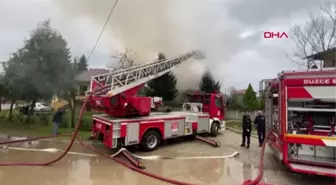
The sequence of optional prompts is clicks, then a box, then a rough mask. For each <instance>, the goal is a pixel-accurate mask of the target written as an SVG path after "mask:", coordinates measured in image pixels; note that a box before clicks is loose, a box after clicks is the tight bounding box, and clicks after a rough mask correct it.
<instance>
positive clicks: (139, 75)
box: [90, 51, 205, 117]
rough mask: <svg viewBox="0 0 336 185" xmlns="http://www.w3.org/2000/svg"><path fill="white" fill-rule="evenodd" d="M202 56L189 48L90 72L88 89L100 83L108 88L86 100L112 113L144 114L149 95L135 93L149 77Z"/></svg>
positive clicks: (113, 114)
mask: <svg viewBox="0 0 336 185" xmlns="http://www.w3.org/2000/svg"><path fill="white" fill-rule="evenodd" d="M204 57H205V54H204V53H203V52H201V51H191V52H187V53H185V54H182V55H180V56H177V57H174V58H171V59H163V60H158V61H156V62H152V63H149V64H144V65H137V66H133V67H131V68H127V69H120V70H117V71H112V72H109V73H105V74H100V75H96V76H92V77H91V84H90V91H93V90H94V89H96V88H99V87H103V86H109V88H108V89H107V90H105V91H101V92H100V93H97V94H95V95H94V96H92V97H91V98H90V104H91V105H92V106H93V107H94V108H95V109H97V110H100V111H104V112H105V113H106V114H109V115H111V116H115V117H126V116H147V115H149V114H150V110H151V98H150V97H143V96H137V93H138V91H139V90H140V89H141V88H142V87H143V86H144V85H145V84H146V83H147V82H149V81H150V80H153V79H155V78H158V77H160V76H162V75H164V74H166V73H168V72H170V71H172V70H173V69H174V67H176V66H178V65H180V64H182V63H183V62H185V61H187V60H188V59H190V58H194V59H202V58H204Z"/></svg>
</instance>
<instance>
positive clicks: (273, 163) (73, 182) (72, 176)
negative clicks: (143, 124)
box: [0, 131, 334, 185]
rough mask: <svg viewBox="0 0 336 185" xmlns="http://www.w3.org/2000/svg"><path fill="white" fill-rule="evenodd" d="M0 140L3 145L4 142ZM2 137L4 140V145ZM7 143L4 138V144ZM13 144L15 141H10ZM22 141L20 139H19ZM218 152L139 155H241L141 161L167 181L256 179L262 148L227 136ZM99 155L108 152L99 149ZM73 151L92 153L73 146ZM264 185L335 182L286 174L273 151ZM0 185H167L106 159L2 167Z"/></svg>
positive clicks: (48, 144)
mask: <svg viewBox="0 0 336 185" xmlns="http://www.w3.org/2000/svg"><path fill="white" fill-rule="evenodd" d="M1 138H2V139H1ZM3 139H4V136H1V135H0V140H3ZM5 139H6V138H5ZM11 139H15V138H11ZM16 139H20V138H16ZM217 140H219V141H220V142H221V147H220V148H212V147H210V146H208V145H206V144H203V143H200V142H198V141H192V142H182V143H175V144H168V145H166V146H163V147H161V148H160V149H158V150H157V151H154V152H151V153H137V155H164V156H201V155H230V154H232V153H233V152H235V151H238V152H239V153H240V155H239V156H238V157H235V158H230V159H197V160H196V159H192V160H156V161H143V163H144V164H145V166H146V170H147V171H149V172H152V173H155V174H158V175H161V176H164V177H168V178H172V179H175V180H180V181H185V182H189V183H195V184H206V185H217V184H218V185H219V184H220V185H225V184H228V185H235V184H237V185H239V184H242V182H243V181H244V180H246V179H251V178H253V177H256V176H257V174H258V170H259V168H258V166H259V165H258V164H259V155H260V148H258V147H257V141H256V140H254V139H253V140H252V146H251V148H250V149H249V150H247V149H245V148H240V147H239V144H240V142H241V137H240V135H238V134H235V133H232V132H230V131H225V132H224V133H223V134H222V135H220V136H218V137H217ZM15 147H30V148H60V149H64V148H65V147H66V142H64V141H37V142H30V143H25V144H23V145H21V146H20V145H18V144H17V145H16V146H15ZM99 147H100V149H101V150H104V151H105V152H109V150H108V149H104V148H102V147H101V146H99ZM72 151H75V152H85V153H90V151H88V150H87V149H84V148H83V147H80V146H79V145H78V144H75V146H74V148H73V149H72ZM57 155H59V153H56V154H55V153H47V152H36V151H17V150H9V151H8V152H7V153H5V152H0V161H1V162H41V161H47V160H49V159H53V158H55V157H56V156H57ZM264 168H265V171H264V177H263V179H262V181H263V182H266V183H272V184H276V185H316V184H321V185H329V184H330V185H331V184H334V179H330V178H324V177H316V176H307V175H301V174H296V173H292V172H290V171H288V170H287V169H286V168H285V167H283V166H282V165H281V163H280V162H278V161H277V160H276V159H275V158H274V157H273V156H272V155H271V154H270V152H269V151H267V152H266V154H265V166H264ZM0 184H4V185H7V184H11V185H21V184H34V185H106V184H114V185H140V184H141V185H143V184H145V185H159V184H167V183H163V182H160V181H158V180H155V179H152V178H150V177H146V176H144V175H141V174H138V173H136V172H134V171H131V170H129V169H127V168H125V167H123V166H121V165H119V164H117V163H115V162H113V161H111V160H109V159H106V158H103V157H87V156H79V155H67V156H66V157H65V158H63V159H62V160H61V161H60V162H58V163H56V164H53V165H51V166H48V167H0Z"/></svg>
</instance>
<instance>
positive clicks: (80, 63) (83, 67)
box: [75, 55, 89, 71]
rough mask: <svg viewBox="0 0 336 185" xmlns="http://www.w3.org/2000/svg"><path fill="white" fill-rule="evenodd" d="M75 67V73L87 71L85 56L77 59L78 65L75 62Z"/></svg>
mask: <svg viewBox="0 0 336 185" xmlns="http://www.w3.org/2000/svg"><path fill="white" fill-rule="evenodd" d="M75 65H76V67H77V68H76V70H77V71H87V70H88V66H89V65H88V61H87V59H86V57H85V55H82V56H81V57H80V58H79V61H78V63H77V62H76V63H75Z"/></svg>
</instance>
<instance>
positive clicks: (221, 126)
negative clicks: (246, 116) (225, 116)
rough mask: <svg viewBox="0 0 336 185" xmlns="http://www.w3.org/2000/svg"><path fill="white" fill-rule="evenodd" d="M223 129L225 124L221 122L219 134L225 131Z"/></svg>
mask: <svg viewBox="0 0 336 185" xmlns="http://www.w3.org/2000/svg"><path fill="white" fill-rule="evenodd" d="M225 127H226V123H225V121H224V120H223V121H222V122H221V125H220V129H219V131H221V132H222V131H224V130H225Z"/></svg>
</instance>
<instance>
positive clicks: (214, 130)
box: [210, 121, 219, 137]
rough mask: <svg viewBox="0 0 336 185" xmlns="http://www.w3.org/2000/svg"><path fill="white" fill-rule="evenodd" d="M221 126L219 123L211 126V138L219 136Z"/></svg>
mask: <svg viewBox="0 0 336 185" xmlns="http://www.w3.org/2000/svg"><path fill="white" fill-rule="evenodd" d="M218 129H219V124H218V123H217V122H215V121H214V122H213V123H212V124H211V130H210V136H212V137H216V136H217V135H218Z"/></svg>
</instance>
